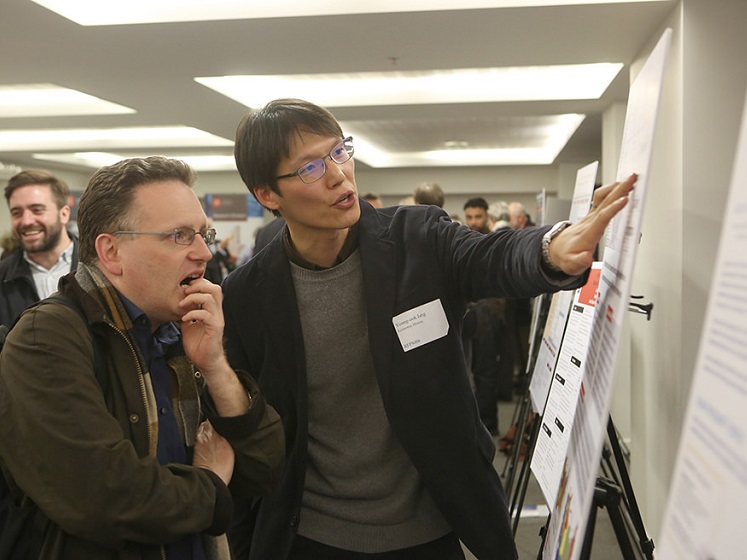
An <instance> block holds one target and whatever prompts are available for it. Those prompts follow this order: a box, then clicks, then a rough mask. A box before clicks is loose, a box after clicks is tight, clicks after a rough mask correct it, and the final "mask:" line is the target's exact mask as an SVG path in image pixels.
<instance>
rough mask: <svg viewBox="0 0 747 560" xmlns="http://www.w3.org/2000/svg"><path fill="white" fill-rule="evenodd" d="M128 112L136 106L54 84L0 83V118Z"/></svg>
mask: <svg viewBox="0 0 747 560" xmlns="http://www.w3.org/2000/svg"><path fill="white" fill-rule="evenodd" d="M127 113H135V110H134V109H130V108H129V107H124V106H123V105H118V104H116V103H111V102H110V101H105V100H103V99H99V98H98V97H94V96H92V95H88V94H86V93H82V92H80V91H77V90H74V89H68V88H64V87H60V86H57V85H54V84H15V85H6V86H0V118H10V117H54V116H66V115H116V114H127Z"/></svg>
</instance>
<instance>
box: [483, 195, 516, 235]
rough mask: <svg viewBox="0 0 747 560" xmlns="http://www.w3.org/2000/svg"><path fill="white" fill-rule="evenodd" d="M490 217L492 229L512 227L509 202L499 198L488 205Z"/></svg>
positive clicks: (498, 229)
mask: <svg viewBox="0 0 747 560" xmlns="http://www.w3.org/2000/svg"><path fill="white" fill-rule="evenodd" d="M488 217H489V218H490V231H500V230H503V229H510V228H511V222H510V219H511V218H510V215H509V212H508V203H507V202H505V201H503V200H499V201H497V202H494V203H492V204H491V205H490V206H488Z"/></svg>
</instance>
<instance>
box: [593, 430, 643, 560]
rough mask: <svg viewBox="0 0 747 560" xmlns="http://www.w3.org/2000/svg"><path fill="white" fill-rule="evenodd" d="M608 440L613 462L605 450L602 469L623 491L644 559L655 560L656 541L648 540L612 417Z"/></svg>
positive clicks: (629, 517)
mask: <svg viewBox="0 0 747 560" xmlns="http://www.w3.org/2000/svg"><path fill="white" fill-rule="evenodd" d="M607 439H608V440H609V445H610V449H611V451H612V458H614V462H613V461H612V460H611V457H610V453H609V450H608V449H604V450H603V452H602V468H603V470H605V473H606V474H607V475H608V476H609V477H610V478H611V479H612V480H613V481H614V483H615V484H616V485H617V487H618V488H620V487H621V488H622V489H623V492H624V493H623V495H622V499H623V503H624V505H625V509H624V512H625V513H626V514H627V520H628V521H629V523H630V524H631V525H632V532H634V533H635V534H636V536H637V537H638V545H639V546H640V550H641V552H642V553H643V555H644V557H645V558H647V559H648V560H653V557H654V541H653V540H652V539H650V538H648V536H647V534H646V527H645V526H644V525H643V518H642V517H641V510H640V508H639V507H638V501H637V500H636V497H635V492H634V491H633V485H632V484H631V482H630V476H629V475H628V469H627V467H626V466H625V457H624V456H623V452H622V448H621V447H620V440H619V439H618V437H617V430H616V429H615V424H614V423H613V422H612V416H610V417H609V420H608V421H607Z"/></svg>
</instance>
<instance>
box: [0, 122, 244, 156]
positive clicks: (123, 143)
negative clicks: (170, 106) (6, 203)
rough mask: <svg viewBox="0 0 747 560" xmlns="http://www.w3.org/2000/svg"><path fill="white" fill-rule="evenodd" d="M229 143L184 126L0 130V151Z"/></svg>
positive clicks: (139, 147) (228, 144)
mask: <svg viewBox="0 0 747 560" xmlns="http://www.w3.org/2000/svg"><path fill="white" fill-rule="evenodd" d="M206 146H233V142H232V141H231V140H227V139H225V138H221V137H219V136H215V135H214V134H210V133H209V132H205V131H203V130H199V129H197V128H192V127H188V126H163V127H145V126H144V127H130V128H80V129H51V130H0V151H3V152H17V151H31V150H34V151H36V150H89V149H94V150H95V149H101V148H134V149H141V148H165V147H179V148H186V147H206Z"/></svg>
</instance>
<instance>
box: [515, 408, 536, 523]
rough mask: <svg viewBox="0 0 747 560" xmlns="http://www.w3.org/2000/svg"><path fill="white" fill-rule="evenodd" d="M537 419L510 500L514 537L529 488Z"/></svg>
mask: <svg viewBox="0 0 747 560" xmlns="http://www.w3.org/2000/svg"><path fill="white" fill-rule="evenodd" d="M538 420H539V419H538V418H535V422H534V424H533V425H532V433H531V436H530V438H529V441H528V442H527V452H526V454H525V455H524V462H523V464H522V466H521V475H520V477H519V481H518V482H517V485H516V493H515V496H514V498H513V499H512V500H511V509H510V517H513V519H514V526H513V534H514V536H516V531H518V530H519V519H520V518H521V510H522V508H523V507H524V498H526V495H527V487H528V486H529V479H530V477H531V470H530V466H531V464H532V455H533V454H534V444H535V443H536V441H537V435H538V433H539V429H538V426H539V421H538Z"/></svg>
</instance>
